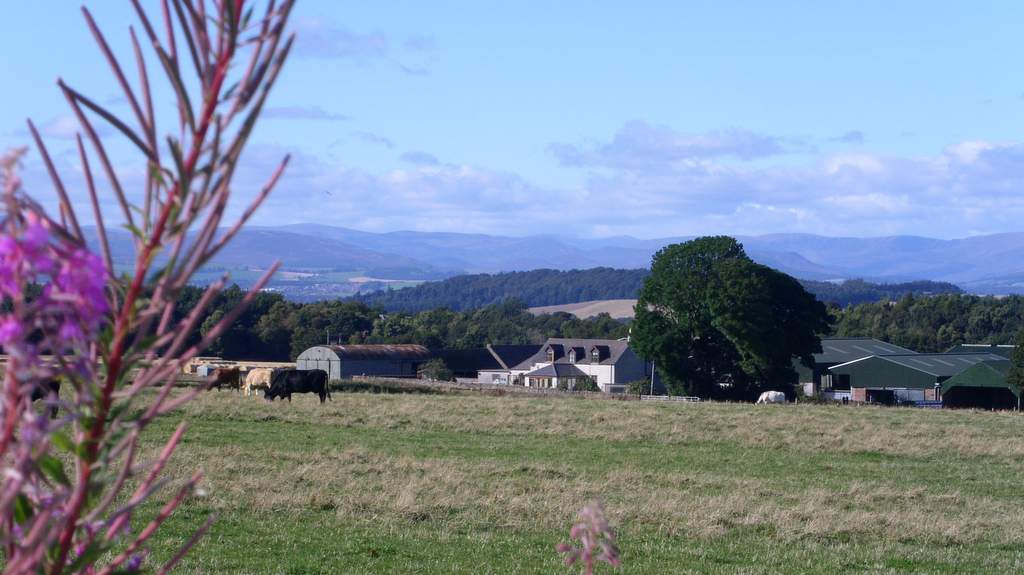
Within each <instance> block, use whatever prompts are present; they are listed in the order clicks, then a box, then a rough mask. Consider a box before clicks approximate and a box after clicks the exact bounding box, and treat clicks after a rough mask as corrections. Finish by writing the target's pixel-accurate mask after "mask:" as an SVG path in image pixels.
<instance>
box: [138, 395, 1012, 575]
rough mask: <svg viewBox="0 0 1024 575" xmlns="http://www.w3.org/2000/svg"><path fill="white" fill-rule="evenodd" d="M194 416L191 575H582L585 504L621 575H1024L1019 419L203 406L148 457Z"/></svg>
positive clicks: (460, 404)
mask: <svg viewBox="0 0 1024 575" xmlns="http://www.w3.org/2000/svg"><path fill="white" fill-rule="evenodd" d="M182 418H184V419H186V420H188V421H189V422H190V428H189V431H188V432H187V434H186V439H185V441H184V443H183V444H182V445H181V447H180V448H179V451H178V453H177V454H176V456H175V459H174V460H172V465H170V466H169V470H170V473H171V474H172V475H174V476H175V477H176V478H177V479H179V480H184V479H185V478H186V477H187V476H189V475H190V474H191V473H192V471H193V470H194V469H196V468H202V469H203V470H204V471H205V473H206V480H205V483H204V487H205V490H206V491H207V495H206V496H205V497H202V498H197V499H193V500H191V501H190V502H189V503H187V504H186V505H185V506H184V507H183V508H182V509H180V510H179V512H178V513H177V514H176V515H174V516H173V517H172V518H171V520H170V521H169V522H168V524H167V525H166V527H165V529H164V530H163V531H161V532H160V535H159V539H158V540H157V542H156V543H157V554H158V555H159V556H160V557H166V556H168V555H169V554H170V553H172V551H173V549H174V548H175V546H176V545H179V544H180V543H182V542H183V541H185V540H186V539H187V538H188V536H189V535H190V533H191V529H193V528H194V527H195V526H196V525H198V524H199V523H200V522H201V521H202V520H203V519H204V518H205V517H206V516H207V515H208V514H209V513H217V514H218V516H219V519H218V521H217V522H216V523H215V525H214V527H213V528H212V530H211V531H210V533H209V534H208V535H207V537H206V538H205V539H203V540H202V542H201V543H200V544H199V545H198V547H197V548H196V549H195V551H194V552H193V553H192V554H191V555H189V556H188V557H187V558H186V560H185V561H184V563H183V564H182V565H181V567H180V568H179V572H184V573H214V572H231V573H288V574H300V573H474V574H479V573H556V572H574V571H572V570H567V569H565V568H564V567H562V566H561V564H560V561H559V558H558V556H557V554H556V553H555V551H554V545H555V544H556V543H558V542H559V541H562V540H564V538H565V536H566V533H567V531H568V527H569V525H570V522H571V520H572V519H573V517H574V515H575V513H576V511H577V510H579V508H581V507H582V506H583V505H585V504H586V503H587V502H589V501H591V500H593V499H601V500H602V501H603V502H604V504H605V507H606V509H607V513H608V516H609V518H610V521H611V522H612V524H613V526H615V527H616V528H617V531H618V533H619V537H620V544H621V549H622V557H623V562H624V564H625V565H624V568H623V569H622V572H623V573H1011V572H1019V571H1020V570H1021V569H1022V567H1024V514H1022V505H1021V504H1022V502H1024V494H1022V479H1024V457H1022V456H1024V443H1022V441H1021V436H1022V432H1024V418H1021V417H1020V416H1019V415H1016V414H1005V413H982V412H966V411H932V410H927V411H925V410H910V409H883V408H863V407H861V408H858V407H832V406H812V405H799V406H794V405H790V406H752V405H734V404H715V403H709V404H654V403H648V402H643V403H641V402H635V401H631V402H616V401H591V400H582V399H574V398H559V397H543V398H532V397H520V396H503V397H494V396H478V395H470V394H465V395H455V394H445V395H371V394H363V393H335V394H334V401H332V402H328V403H327V404H325V405H323V406H321V405H320V404H319V403H317V400H316V399H315V398H313V397H309V396H296V399H295V401H294V402H293V403H291V404H287V403H281V402H277V403H274V404H269V403H266V402H264V401H262V400H256V399H252V400H246V399H245V398H244V397H241V396H240V395H239V394H237V393H229V392H210V393H207V394H204V395H203V396H202V397H201V398H200V399H198V400H197V401H195V402H194V403H192V404H189V405H188V406H186V407H185V408H184V409H183V410H182V411H181V412H180V413H178V414H175V415H174V416H169V417H165V418H163V419H162V420H160V421H159V422H158V423H156V424H155V425H154V427H153V428H152V429H151V432H150V433H149V435H148V436H147V441H148V442H149V443H148V448H149V449H155V448H156V445H157V444H156V441H157V439H159V438H163V437H166V436H168V435H169V434H170V432H171V431H172V430H173V428H174V426H175V425H176V424H177V422H178V421H180V420H181V419H182ZM150 512H151V510H150ZM158 558H159V557H158ZM601 572H611V571H610V570H604V571H601Z"/></svg>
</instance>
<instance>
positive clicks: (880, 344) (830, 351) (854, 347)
mask: <svg viewBox="0 0 1024 575" xmlns="http://www.w3.org/2000/svg"><path fill="white" fill-rule="evenodd" d="M916 353H917V352H915V351H914V350H912V349H907V348H905V347H900V346H898V345H893V344H891V343H887V342H884V341H881V340H878V339H875V338H872V337H829V338H822V339H821V353H816V354H814V362H815V363H846V362H849V361H853V360H855V359H860V358H862V357H868V356H871V355H879V356H881V355H912V354H916Z"/></svg>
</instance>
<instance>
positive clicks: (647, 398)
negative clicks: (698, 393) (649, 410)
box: [640, 395, 700, 403]
mask: <svg viewBox="0 0 1024 575" xmlns="http://www.w3.org/2000/svg"><path fill="white" fill-rule="evenodd" d="M640 401H687V402H692V403H696V402H698V401H700V398H699V397H693V396H690V395H641V396H640Z"/></svg>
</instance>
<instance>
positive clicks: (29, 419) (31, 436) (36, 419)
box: [18, 411, 50, 444]
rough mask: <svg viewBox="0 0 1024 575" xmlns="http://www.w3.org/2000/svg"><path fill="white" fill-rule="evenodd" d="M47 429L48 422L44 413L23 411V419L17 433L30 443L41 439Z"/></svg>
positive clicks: (48, 427)
mask: <svg viewBox="0 0 1024 575" xmlns="http://www.w3.org/2000/svg"><path fill="white" fill-rule="evenodd" d="M49 429H50V422H49V420H47V418H46V416H45V415H42V414H38V413H35V412H31V411H30V412H26V413H25V419H24V421H23V422H22V424H21V427H20V428H19V430H18V433H19V435H21V440H22V441H23V442H25V443H28V444H32V443H35V442H37V441H39V440H40V439H42V438H43V436H44V435H45V434H46V432H47V431H49Z"/></svg>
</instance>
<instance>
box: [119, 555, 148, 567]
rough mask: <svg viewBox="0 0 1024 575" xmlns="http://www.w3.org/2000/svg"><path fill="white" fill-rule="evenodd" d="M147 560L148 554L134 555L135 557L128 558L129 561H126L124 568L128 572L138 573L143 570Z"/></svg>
mask: <svg viewBox="0 0 1024 575" xmlns="http://www.w3.org/2000/svg"><path fill="white" fill-rule="evenodd" d="M145 560H146V553H145V552H141V553H136V554H134V555H132V556H131V557H129V558H128V561H126V562H125V564H124V568H125V569H126V570H127V571H138V570H139V569H141V568H142V562H143V561H145Z"/></svg>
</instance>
